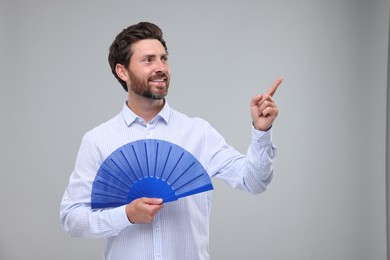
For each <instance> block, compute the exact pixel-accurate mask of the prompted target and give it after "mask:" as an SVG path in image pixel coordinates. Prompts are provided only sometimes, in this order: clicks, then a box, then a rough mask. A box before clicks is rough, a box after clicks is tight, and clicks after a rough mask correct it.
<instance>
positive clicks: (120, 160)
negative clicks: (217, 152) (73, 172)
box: [91, 139, 213, 209]
mask: <svg viewBox="0 0 390 260" xmlns="http://www.w3.org/2000/svg"><path fill="white" fill-rule="evenodd" d="M212 189H213V185H212V183H211V180H210V177H209V175H208V174H207V172H206V170H205V169H204V168H203V166H202V164H201V163H200V162H199V161H198V160H197V159H196V158H195V157H194V156H193V155H192V154H191V153H189V152H188V151H186V150H185V149H183V148H182V147H180V146H178V145H176V144H173V143H170V142H167V141H163V140H157V139H145V140H138V141H134V142H131V143H128V144H125V145H123V146H122V147H119V148H118V149H117V150H115V151H114V152H113V153H112V154H110V155H109V156H108V157H107V158H106V160H105V161H104V162H103V163H102V165H101V166H100V168H99V170H98V172H97V174H96V177H95V180H94V182H93V184H92V194H91V208H93V209H95V208H109V207H118V206H122V205H125V204H128V203H130V202H131V201H133V200H134V199H137V198H141V197H149V198H162V199H163V201H164V202H170V201H175V200H177V199H179V198H182V197H185V196H189V195H193V194H196V193H200V192H204V191H208V190H212Z"/></svg>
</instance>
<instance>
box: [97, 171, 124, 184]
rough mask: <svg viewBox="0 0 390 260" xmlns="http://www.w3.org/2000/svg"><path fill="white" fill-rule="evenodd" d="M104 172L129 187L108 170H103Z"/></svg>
mask: <svg viewBox="0 0 390 260" xmlns="http://www.w3.org/2000/svg"><path fill="white" fill-rule="evenodd" d="M102 171H104V172H105V173H107V174H108V175H109V176H111V177H112V178H113V179H115V180H117V181H118V182H120V183H122V184H123V185H124V186H127V184H126V183H124V182H123V181H122V180H120V179H118V178H117V176H115V175H113V174H111V173H110V172H108V171H107V170H106V169H104V168H103V169H102Z"/></svg>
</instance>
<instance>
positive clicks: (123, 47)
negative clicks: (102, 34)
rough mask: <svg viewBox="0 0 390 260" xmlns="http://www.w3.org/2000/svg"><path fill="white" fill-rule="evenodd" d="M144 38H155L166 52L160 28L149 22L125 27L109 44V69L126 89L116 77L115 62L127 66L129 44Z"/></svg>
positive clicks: (124, 83) (123, 85) (129, 54)
mask: <svg viewBox="0 0 390 260" xmlns="http://www.w3.org/2000/svg"><path fill="white" fill-rule="evenodd" d="M145 39H156V40H158V41H160V42H161V44H162V45H163V46H164V49H165V51H167V52H168V48H167V46H166V44H165V41H164V39H163V32H162V30H161V29H160V28H159V27H158V26H157V25H155V24H153V23H150V22H140V23H138V24H134V25H131V26H129V27H127V28H126V29H124V30H123V31H122V32H121V33H119V34H118V35H117V36H116V38H115V40H114V41H113V42H112V44H111V46H110V52H109V54H108V62H109V63H110V67H111V71H112V73H113V74H114V76H115V78H116V79H117V80H118V81H119V83H121V85H122V87H123V88H124V90H126V91H127V85H126V82H125V81H123V80H122V79H121V78H119V77H118V75H117V74H116V71H115V67H116V65H117V64H122V65H123V66H125V67H126V68H127V67H128V66H129V64H130V59H131V56H132V55H133V50H132V48H131V45H132V44H133V43H136V42H138V41H140V40H145Z"/></svg>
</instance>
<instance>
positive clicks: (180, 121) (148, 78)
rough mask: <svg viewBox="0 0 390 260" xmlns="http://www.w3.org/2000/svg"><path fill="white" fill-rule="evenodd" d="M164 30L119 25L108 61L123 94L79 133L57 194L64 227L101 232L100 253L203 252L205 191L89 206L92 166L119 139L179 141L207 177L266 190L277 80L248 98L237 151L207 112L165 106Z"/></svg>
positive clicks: (170, 255) (199, 259) (198, 256)
mask: <svg viewBox="0 0 390 260" xmlns="http://www.w3.org/2000/svg"><path fill="white" fill-rule="evenodd" d="M162 36H163V35H162V32H161V30H160V28H159V27H157V26H156V25H154V24H152V23H148V22H141V23H138V24H135V25H132V26H130V27H128V28H126V29H124V30H123V31H122V32H121V33H120V34H119V35H118V36H117V37H116V39H115V40H114V42H113V43H112V45H111V47H110V53H109V63H110V66H111V70H112V72H113V74H114V75H115V77H116V78H117V79H118V81H119V82H120V83H121V85H122V87H123V88H124V89H125V90H126V91H127V93H128V100H127V102H126V103H125V104H124V106H123V109H122V111H121V112H120V113H119V114H118V115H117V116H116V117H114V118H112V119H111V120H109V121H107V122H105V123H103V124H102V125H100V126H98V127H96V128H94V129H92V130H91V131H89V132H87V133H86V134H85V135H84V137H83V140H82V143H81V146H80V150H79V153H78V156H77V160H76V165H75V169H74V171H73V172H72V175H71V177H70V181H69V185H68V187H67V189H66V190H65V193H64V196H63V199H62V202H61V212H60V218H61V224H62V226H63V228H64V230H65V231H66V232H67V233H68V234H70V235H71V236H74V237H86V238H106V239H107V244H106V249H105V258H106V259H111V260H112V259H118V260H119V259H121V260H122V259H134V260H143V259H145V260H149V259H168V260H183V259H185V260H204V259H209V214H210V205H211V192H203V193H199V194H196V195H192V196H188V197H185V198H181V199H179V200H178V201H175V202H170V203H165V204H164V203H163V201H162V199H161V198H139V199H136V200H134V201H132V202H131V203H129V204H127V205H124V206H120V207H115V208H107V209H99V210H93V209H91V189H92V183H93V181H94V178H95V176H96V173H97V171H98V169H99V167H100V165H101V164H102V162H103V161H104V160H105V159H106V158H107V157H108V156H109V155H110V154H111V153H112V152H113V151H115V150H116V149H117V148H118V147H121V146H123V145H125V144H127V143H129V142H132V141H136V140H141V139H160V140H165V141H168V142H171V143H174V144H177V145H179V146H181V147H183V148H184V149H186V150H187V151H189V152H190V153H191V154H193V155H194V156H195V157H196V158H197V159H198V160H199V162H200V163H201V164H202V165H203V166H204V168H205V169H206V171H207V173H208V174H209V175H210V176H211V177H217V178H220V179H222V180H223V181H225V182H226V183H228V184H229V185H231V186H232V187H234V188H238V189H243V190H246V191H248V192H250V193H253V194H256V193H261V192H263V191H265V189H266V187H267V185H268V184H269V183H270V182H271V179H272V175H273V160H274V157H275V155H276V148H275V147H274V146H273V145H272V143H271V130H270V129H271V126H272V123H273V122H274V120H275V118H276V116H277V114H278V108H277V106H276V104H275V102H274V101H273V99H272V95H273V94H274V93H275V91H276V89H277V87H278V85H279V84H280V83H281V81H282V80H281V79H278V80H277V81H276V82H275V83H274V85H273V86H272V87H271V88H270V90H269V92H268V93H266V94H263V95H257V96H255V97H253V98H252V101H251V105H250V113H251V116H252V125H253V130H252V136H253V137H252V142H251V144H250V146H249V148H248V153H247V155H242V154H240V153H239V152H238V151H236V150H235V149H234V148H232V147H231V146H229V145H228V144H226V142H225V140H224V139H223V137H222V136H221V135H220V134H219V133H218V132H217V131H216V130H215V129H214V128H212V127H211V126H210V124H209V123H208V122H206V121H205V120H203V119H200V118H189V117H187V116H186V115H184V114H181V113H179V112H177V111H175V110H173V109H172V108H170V107H169V105H168V102H167V100H166V98H165V97H166V95H167V93H168V88H169V81H170V69H169V65H168V52H167V46H166V44H165V41H164V40H163V38H162Z"/></svg>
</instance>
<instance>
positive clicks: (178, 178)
mask: <svg viewBox="0 0 390 260" xmlns="http://www.w3.org/2000/svg"><path fill="white" fill-rule="evenodd" d="M194 164H195V162H192V163H191V165H190V166H188V167H187V169H185V170H184V171H183V172H182V173H181V174H180V175H179V176H178V177H177V178H176V180H175V181H174V182H172V184H171V185H172V186H173V185H174V184H175V183H176V182H177V181H178V180H180V178H181V177H183V175H184V174H185V173H186V172H187V171H188V170H189V169H190V168H191V167H192V166H193V165H194Z"/></svg>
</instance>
